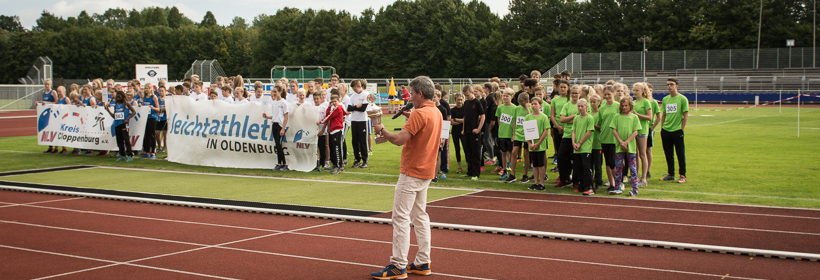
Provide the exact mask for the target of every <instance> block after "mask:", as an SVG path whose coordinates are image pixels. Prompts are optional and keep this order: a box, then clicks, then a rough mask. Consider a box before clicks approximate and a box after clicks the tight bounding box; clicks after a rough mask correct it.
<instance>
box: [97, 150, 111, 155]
mask: <svg viewBox="0 0 820 280" xmlns="http://www.w3.org/2000/svg"><path fill="white" fill-rule="evenodd" d="M105 155H108V151H101V152H100V153H99V154H97V156H105Z"/></svg>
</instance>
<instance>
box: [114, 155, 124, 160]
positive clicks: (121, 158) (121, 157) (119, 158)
mask: <svg viewBox="0 0 820 280" xmlns="http://www.w3.org/2000/svg"><path fill="white" fill-rule="evenodd" d="M123 160H125V157H123V156H120V157H118V158H117V160H116V161H123Z"/></svg>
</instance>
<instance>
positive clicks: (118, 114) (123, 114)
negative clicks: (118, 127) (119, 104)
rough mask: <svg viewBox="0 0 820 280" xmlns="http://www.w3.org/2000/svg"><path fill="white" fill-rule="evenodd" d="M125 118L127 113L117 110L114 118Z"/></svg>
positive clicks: (119, 119)
mask: <svg viewBox="0 0 820 280" xmlns="http://www.w3.org/2000/svg"><path fill="white" fill-rule="evenodd" d="M124 119H125V113H123V112H116V113H114V120H117V121H121V120H124Z"/></svg>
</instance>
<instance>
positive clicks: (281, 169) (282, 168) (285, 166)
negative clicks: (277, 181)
mask: <svg viewBox="0 0 820 280" xmlns="http://www.w3.org/2000/svg"><path fill="white" fill-rule="evenodd" d="M279 170H280V171H288V170H290V169H288V166H287V165H283V166H282V167H281V168H279Z"/></svg>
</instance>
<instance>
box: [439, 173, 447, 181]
mask: <svg viewBox="0 0 820 280" xmlns="http://www.w3.org/2000/svg"><path fill="white" fill-rule="evenodd" d="M438 178H439V179H441V180H444V179H447V173H441V175H439V176H438Z"/></svg>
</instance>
